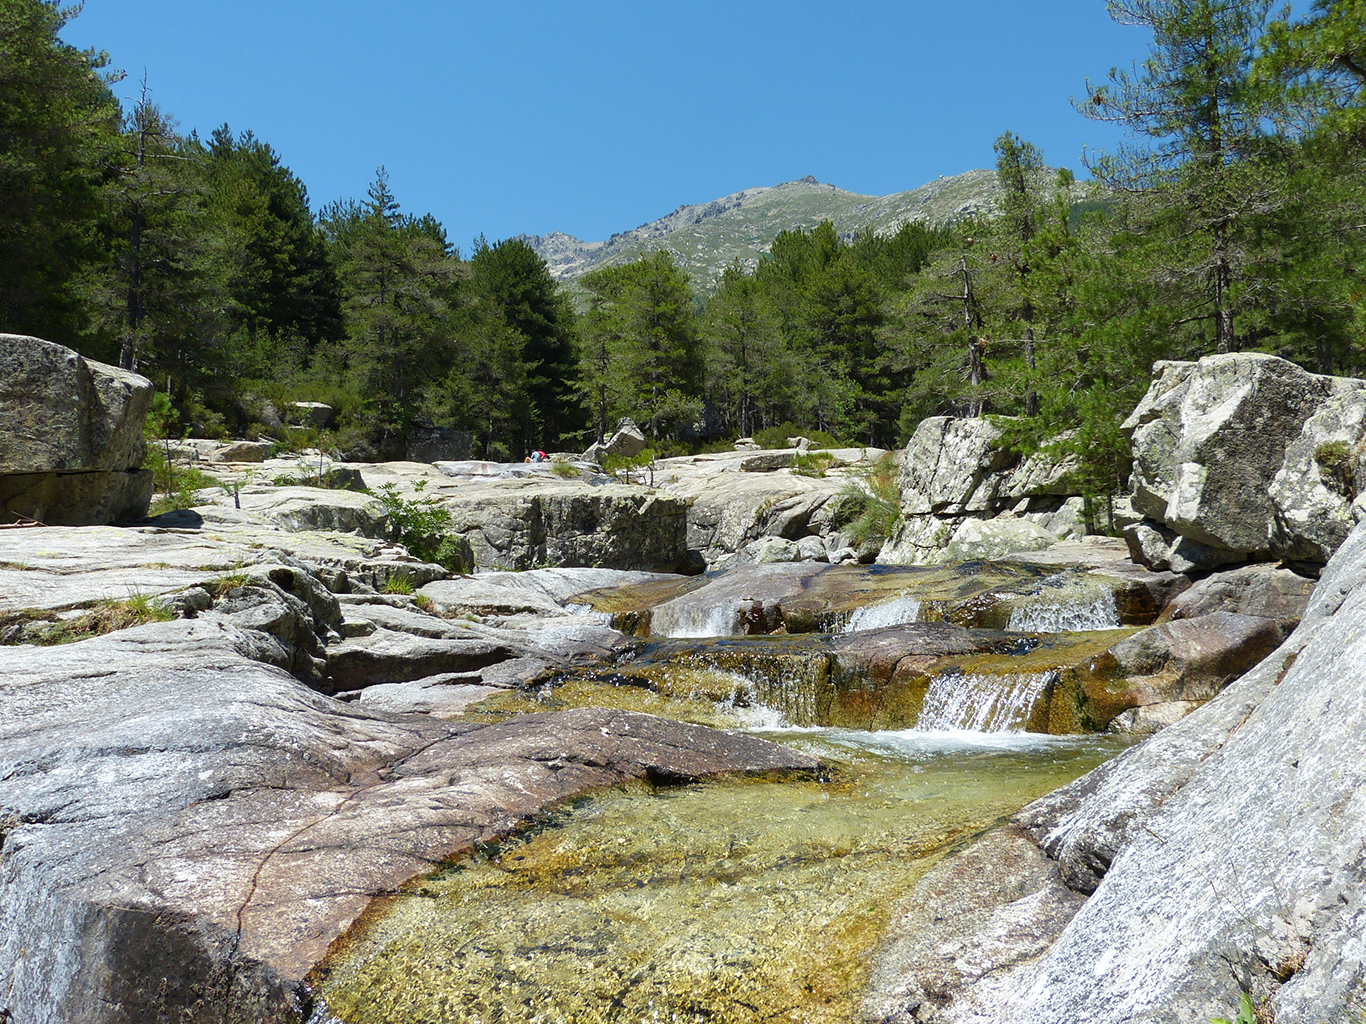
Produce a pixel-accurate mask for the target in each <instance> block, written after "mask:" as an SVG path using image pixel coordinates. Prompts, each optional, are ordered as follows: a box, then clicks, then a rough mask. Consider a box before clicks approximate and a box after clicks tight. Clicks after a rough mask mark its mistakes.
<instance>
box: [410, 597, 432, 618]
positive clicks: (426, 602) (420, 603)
mask: <svg viewBox="0 0 1366 1024" xmlns="http://www.w3.org/2000/svg"><path fill="white" fill-rule="evenodd" d="M413 604H415V605H417V607H419V608H420V609H422V610H423V611H424V612H426V613H427V614H428V615H435V614H436V604H435V602H433V601H432V599H431V598H430V597H428V596H427V595H426V594H418V595H417V596H415V597H414V598H413Z"/></svg>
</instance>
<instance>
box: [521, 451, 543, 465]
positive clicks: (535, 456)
mask: <svg viewBox="0 0 1366 1024" xmlns="http://www.w3.org/2000/svg"><path fill="white" fill-rule="evenodd" d="M548 457H549V456H547V455H546V453H545V452H543V451H541V450H540V449H539V448H538V449H536V450H535V451H533V452H527V457H526V458H525V459H523V460H522V461H523V462H544V461H545V460H546V459H547V458H548Z"/></svg>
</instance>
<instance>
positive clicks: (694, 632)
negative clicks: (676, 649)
mask: <svg viewBox="0 0 1366 1024" xmlns="http://www.w3.org/2000/svg"><path fill="white" fill-rule="evenodd" d="M743 608H744V605H743V604H742V603H741V602H739V601H720V602H717V603H716V604H713V605H709V606H706V607H700V606H698V605H697V604H689V603H683V604H681V605H680V604H674V603H668V604H662V605H660V606H659V607H657V608H656V609H655V610H654V614H653V617H652V618H651V620H650V634H651V635H652V636H668V637H679V638H699V637H709V636H735V635H736V634H739V633H744V632H746V630H744V629H742V628H741V626H740V616H741V612H742V610H743Z"/></svg>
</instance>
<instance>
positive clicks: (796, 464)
mask: <svg viewBox="0 0 1366 1024" xmlns="http://www.w3.org/2000/svg"><path fill="white" fill-rule="evenodd" d="M834 464H835V456H833V455H831V454H830V453H829V452H799V453H798V454H797V455H796V457H795V458H793V460H792V472H793V473H795V474H797V475H798V476H814V477H823V476H825V471H826V470H827V469H829V468H830V467H831V466H833V465H834Z"/></svg>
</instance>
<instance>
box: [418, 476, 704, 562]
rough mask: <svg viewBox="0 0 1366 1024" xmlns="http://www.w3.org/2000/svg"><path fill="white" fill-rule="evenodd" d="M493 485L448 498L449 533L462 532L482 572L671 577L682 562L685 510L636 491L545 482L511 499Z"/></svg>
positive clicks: (670, 500)
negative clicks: (551, 569) (587, 569)
mask: <svg viewBox="0 0 1366 1024" xmlns="http://www.w3.org/2000/svg"><path fill="white" fill-rule="evenodd" d="M500 483H509V484H512V483H513V482H512V481H506V482H505V481H497V482H490V484H489V485H487V486H488V488H489V492H488V493H487V494H486V495H481V496H479V497H474V496H472V495H471V496H470V497H466V496H465V494H466V493H468V492H469V490H470V489H469V488H466V489H464V492H465V493H462V494H459V495H455V496H452V497H450V498H448V499H446V500H445V501H444V502H443V504H444V505H445V507H446V508H448V509H449V510H450V512H451V517H452V530H453V532H456V533H459V534H461V535H463V536H464V537H465V538H466V539H467V540H468V541H469V543H470V546H471V548H472V549H473V550H474V555H475V560H476V564H477V565H478V567H479V568H481V569H529V568H533V567H535V566H538V565H558V566H596V567H600V568H607V569H628V570H645V571H656V572H671V571H673V570H674V569H676V568H678V567H679V566H682V565H684V564H685V563H686V562H687V506H686V504H685V503H684V502H682V501H680V500H678V499H677V498H672V497H668V496H666V495H661V494H657V493H653V492H648V491H645V490H643V489H641V488H629V487H624V486H621V485H612V484H609V485H605V486H603V487H599V488H594V489H592V490H591V491H590V489H589V488H588V487H586V486H584V487H580V488H576V489H574V490H572V491H571V490H568V489H567V488H568V485H561V486H556V485H554V484H548V485H545V487H544V489H543V490H541V491H539V492H538V491H536V490H534V489H525V490H524V491H523V493H520V494H509V493H507V492H506V491H500V490H498V489H497V485H498V484H500Z"/></svg>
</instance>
